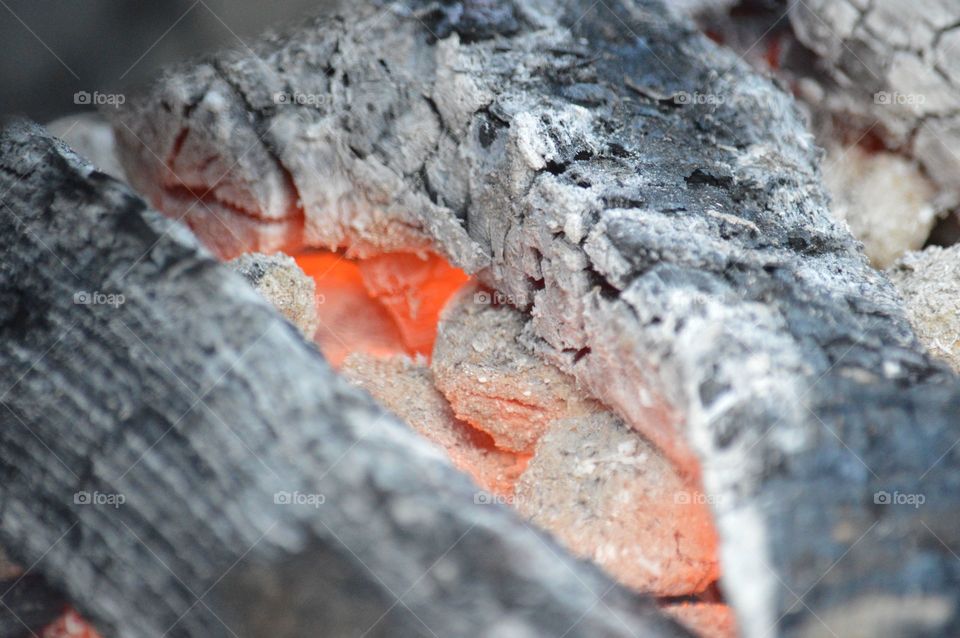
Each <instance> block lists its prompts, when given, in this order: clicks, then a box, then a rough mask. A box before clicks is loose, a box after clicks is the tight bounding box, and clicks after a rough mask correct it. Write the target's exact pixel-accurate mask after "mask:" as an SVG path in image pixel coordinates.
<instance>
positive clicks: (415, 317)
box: [294, 251, 469, 367]
mask: <svg viewBox="0 0 960 638" xmlns="http://www.w3.org/2000/svg"><path fill="white" fill-rule="evenodd" d="M294 258H295V259H296V261H297V264H299V266H300V267H301V268H302V269H303V271H304V272H305V273H306V274H307V275H309V276H310V277H312V278H313V280H314V281H315V282H316V285H317V314H318V317H319V328H318V329H317V333H316V335H315V341H316V342H317V344H318V345H319V346H320V349H321V351H322V352H323V354H324V355H325V356H326V357H327V360H328V361H330V363H331V365H333V366H334V367H339V366H340V365H341V364H342V363H343V360H344V359H345V358H346V357H347V356H348V355H350V354H352V353H354V352H361V353H364V354H370V355H375V356H381V357H383V356H388V355H393V354H408V355H417V354H420V355H424V356H427V357H429V356H430V353H431V351H432V350H433V341H434V339H435V338H436V335H437V323H438V322H439V319H440V311H441V310H442V309H443V307H444V305H446V303H447V301H448V300H449V299H450V297H451V296H452V295H453V294H454V293H455V292H456V291H457V290H458V289H459V288H460V286H462V285H463V284H464V283H466V282H467V281H468V280H469V277H468V276H467V274H466V273H465V272H463V271H462V270H460V269H459V268H454V267H453V266H451V265H450V264H448V263H447V262H446V260H444V259H443V258H442V257H438V256H436V255H433V254H426V255H416V254H413V253H388V254H383V255H379V256H376V257H372V258H369V259H363V260H352V259H347V258H346V257H344V256H343V255H341V254H338V253H332V252H328V251H310V252H304V253H301V254H299V255H297V256H295V257H294Z"/></svg>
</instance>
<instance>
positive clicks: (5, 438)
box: [0, 121, 685, 637]
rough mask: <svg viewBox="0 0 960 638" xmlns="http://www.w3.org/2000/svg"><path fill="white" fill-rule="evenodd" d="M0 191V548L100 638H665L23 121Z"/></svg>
mask: <svg viewBox="0 0 960 638" xmlns="http://www.w3.org/2000/svg"><path fill="white" fill-rule="evenodd" d="M0 192H2V193H3V203H4V206H3V214H2V215H0V225H2V228H0V261H2V263H3V264H4V267H3V271H2V273H0V300H2V303H0V308H2V310H0V312H2V319H0V330H2V338H0V379H2V387H3V388H4V389H5V393H4V394H3V395H2V404H3V407H2V414H3V417H2V424H3V427H2V428H0V469H2V474H3V481H2V484H0V507H2V512H3V517H2V524H0V542H2V543H3V545H4V546H5V547H6V548H7V549H8V550H10V552H11V556H12V557H13V558H14V559H16V560H18V561H20V563H21V564H25V565H34V564H35V566H34V568H33V569H34V570H36V571H37V572H38V573H43V574H44V575H45V576H46V577H47V578H48V579H49V581H50V582H51V583H52V584H53V585H56V586H57V587H62V589H63V591H64V592H65V594H66V595H67V596H68V597H69V598H70V599H71V600H72V601H74V602H75V603H76V605H77V606H78V607H79V608H80V609H81V610H82V611H83V612H84V613H85V614H86V615H88V616H89V617H91V619H92V620H94V621H95V622H96V623H97V626H98V629H99V630H101V631H102V632H103V633H104V635H106V636H114V635H122V636H160V635H168V636H214V637H216V636H226V635H236V636H253V637H261V636H262V637H265V636H270V637H277V636H280V637H294V636H296V637H299V636H308V635H317V633H318V632H320V633H323V634H325V635H346V634H347V633H349V632H354V631H357V630H358V629H359V630H360V631H363V630H364V629H367V628H369V631H368V633H367V635H384V636H386V635H391V636H393V635H404V636H405V635H421V634H426V635H430V634H431V633H433V632H436V633H437V634H440V635H470V636H474V635H476V636H481V635H489V636H503V635H518V636H520V635H523V636H527V635H547V634H549V635H554V634H556V635H560V634H563V633H564V632H569V633H568V634H567V635H580V636H628V635H631V634H640V635H645V636H646V635H650V636H681V635H685V634H684V632H683V631H682V630H680V629H679V628H678V627H677V626H676V625H675V624H674V623H673V622H672V621H668V620H664V619H663V617H661V616H660V615H659V613H658V612H657V611H656V610H655V609H654V608H652V607H651V605H650V604H649V603H647V602H645V601H644V600H643V599H641V598H639V597H637V596H635V595H633V594H631V593H629V592H626V591H625V590H623V589H621V588H620V587H618V586H616V585H614V584H613V583H612V582H611V581H609V580H608V579H607V578H606V577H605V576H603V575H602V574H601V573H600V571H599V570H598V569H596V568H595V567H592V566H590V565H587V564H583V563H579V562H577V561H574V560H573V559H571V558H569V557H567V556H566V555H565V554H564V553H563V551H562V550H561V549H560V548H559V546H556V545H554V544H553V541H551V540H549V539H546V538H545V537H543V536H541V535H540V534H538V533H537V532H534V531H533V530H532V529H531V528H529V527H528V526H527V525H525V524H523V523H522V522H521V521H519V520H518V519H517V518H516V517H515V516H514V515H512V514H511V513H510V512H509V511H507V510H506V509H505V508H502V507H496V506H489V505H477V504H475V502H474V497H475V493H476V489H477V488H476V487H475V486H474V485H473V484H472V483H471V482H470V481H469V480H468V479H467V478H466V477H465V476H464V475H462V474H460V473H459V472H456V471H455V470H454V469H453V468H452V467H451V466H450V465H449V464H448V463H447V462H446V460H445V459H444V458H443V457H442V455H441V454H439V453H438V452H437V451H435V450H434V449H433V448H432V447H431V446H429V445H427V444H426V443H425V442H424V441H422V439H420V438H419V437H418V436H417V435H415V434H414V433H412V432H411V431H410V430H409V429H407V428H406V427H404V426H403V425H402V424H400V423H399V422H398V421H396V420H395V418H394V417H391V416H390V415H388V414H386V413H385V412H383V411H382V410H381V409H379V408H377V407H376V406H375V405H374V404H373V402H372V401H371V400H370V398H369V397H368V396H366V395H364V394H363V393H362V392H360V391H359V390H357V389H355V388H353V387H351V386H350V385H349V384H347V383H346V382H345V381H343V380H342V379H340V378H339V377H337V376H336V375H335V374H334V373H333V372H332V371H331V370H330V368H329V367H328V366H327V365H326V363H325V362H324V361H323V359H322V357H321V356H320V355H319V353H318V352H317V351H316V350H315V348H314V347H313V346H312V345H310V344H308V343H306V342H305V341H303V339H302V338H301V336H300V334H299V332H298V331H297V330H296V329H295V328H294V327H293V326H291V325H290V324H289V323H287V322H286V321H285V320H284V319H283V318H281V316H280V315H279V314H277V313H276V311H275V310H273V309H272V308H270V307H269V306H268V305H267V303H266V301H264V300H263V299H262V298H261V297H260V296H259V295H257V293H256V292H255V291H254V290H253V289H252V288H250V286H249V285H248V284H247V283H246V282H245V281H244V280H243V279H242V278H241V277H240V276H239V275H237V274H236V273H232V272H231V271H230V270H229V269H228V268H227V267H225V266H221V265H218V264H217V263H216V262H214V261H213V260H212V259H211V258H210V256H209V254H208V253H206V252H205V251H203V250H201V249H199V248H198V246H197V245H196V243H195V240H194V239H193V238H192V237H191V236H190V234H189V233H188V232H187V231H186V229H185V228H183V227H182V226H180V225H177V224H174V223H171V222H170V221H168V220H165V219H163V218H162V217H161V216H160V215H158V214H157V213H155V212H153V211H151V210H150V209H148V208H147V207H146V205H145V204H144V202H143V201H142V200H141V199H139V198H138V197H136V196H135V195H134V194H132V193H131V192H130V191H129V189H128V188H127V187H125V186H124V185H122V184H120V183H119V182H116V181H114V180H113V179H111V178H109V177H107V176H105V175H103V174H102V173H99V172H97V171H95V170H94V169H93V167H92V166H91V165H89V164H85V163H84V162H82V161H81V160H80V159H79V158H78V157H77V156H76V155H75V154H73V153H72V152H70V151H69V150H67V149H66V148H65V147H64V146H62V145H60V144H59V143H56V142H54V141H53V140H51V139H50V138H48V137H46V136H45V135H44V134H43V133H42V131H41V130H40V129H38V128H36V127H33V126H31V125H29V124H27V123H25V122H23V121H14V122H8V123H5V125H4V126H3V128H2V132H0ZM228 627H229V629H228Z"/></svg>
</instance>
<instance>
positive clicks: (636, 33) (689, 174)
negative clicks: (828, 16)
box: [115, 0, 960, 637]
mask: <svg viewBox="0 0 960 638" xmlns="http://www.w3.org/2000/svg"><path fill="white" fill-rule="evenodd" d="M666 15H667V12H666V11H665V9H664V7H663V6H662V5H661V4H660V3H659V2H656V1H654V0H610V1H609V2H607V1H604V2H599V3H595V2H592V0H573V1H572V2H559V1H554V0H529V1H521V0H517V1H515V2H508V1H504V2H479V1H474V2H467V1H464V2H449V3H446V2H444V3H432V2H406V3H389V4H379V3H343V6H342V8H341V9H340V10H339V11H338V12H336V13H333V14H330V15H325V16H322V17H321V18H318V19H316V20H314V21H308V22H307V23H305V24H303V25H301V26H299V27H295V28H292V29H290V30H288V31H279V32H275V33H271V34H268V35H266V36H265V37H264V38H263V39H261V40H260V41H258V42H255V43H251V44H250V47H249V48H241V49H239V50H237V51H234V52H229V53H225V54H223V55H219V56H217V57H215V58H213V59H210V60H205V61H201V62H198V63H193V64H190V65H186V66H184V67H182V68H179V69H175V70H173V71H171V72H170V73H169V74H168V75H167V76H166V77H165V78H164V79H163V80H161V81H160V82H159V83H158V84H157V85H156V87H155V89H154V90H153V91H151V92H150V93H149V94H148V95H146V96H145V97H144V98H143V99H142V100H140V101H136V100H131V101H130V102H128V104H127V105H126V108H125V109H123V110H122V112H121V113H120V114H119V117H118V118H117V120H116V124H115V130H116V131H117V134H118V138H119V143H120V153H121V156H122V158H123V160H124V162H125V168H126V170H127V173H128V175H129V177H130V179H131V183H133V184H134V186H135V187H136V188H138V189H140V190H141V191H142V192H144V193H145V194H146V195H147V196H148V197H149V198H150V199H151V200H152V201H153V202H155V204H156V205H157V206H158V207H160V208H161V209H162V210H164V211H165V212H166V213H168V214H169V215H173V216H177V217H180V216H184V215H186V216H187V218H188V219H190V220H191V223H192V224H193V225H194V226H196V227H197V228H199V229H200V234H201V235H203V236H205V239H206V240H207V241H209V242H210V243H211V244H212V245H214V246H215V248H216V249H217V250H218V251H221V252H223V253H225V254H230V253H234V252H237V251H240V250H248V249H251V248H260V249H264V248H266V249H269V248H276V247H279V246H283V245H295V246H301V245H310V246H327V247H339V248H347V249H348V250H350V251H352V253H353V254H359V255H362V254H365V253H373V252H377V251H382V250H397V249H404V248H406V249H411V248H422V247H424V246H428V247H432V248H433V249H435V250H437V251H439V252H441V253H443V254H445V255H446V256H448V257H449V258H450V259H451V260H452V261H453V262H455V263H456V264H457V265H459V266H461V267H463V268H465V269H467V270H468V271H470V272H477V273H479V275H480V276H481V277H482V278H483V279H484V280H485V281H486V282H487V283H488V284H490V285H491V286H493V287H494V288H495V289H497V290H498V291H499V292H500V293H501V294H503V295H505V296H506V297H505V298H506V299H507V300H508V301H510V302H512V303H514V305H516V306H517V307H519V308H521V309H523V310H525V311H527V312H528V313H529V317H530V321H529V326H528V332H529V342H530V345H531V347H533V348H535V349H537V350H538V351H540V352H541V353H543V354H544V356H547V357H548V358H550V359H552V360H554V361H556V362H558V363H559V364H560V365H561V366H562V367H563V368H564V369H566V370H568V371H570V372H571V373H573V374H574V375H575V376H576V377H577V378H578V379H579V380H580V381H581V383H583V384H584V386H585V387H586V388H588V389H589V390H590V391H591V392H593V393H594V394H595V395H597V396H599V397H600V398H602V399H604V400H605V401H607V402H608V403H609V404H610V405H611V406H612V407H614V408H615V409H617V411H618V412H620V413H621V414H622V415H623V416H624V417H625V418H626V419H627V420H628V421H629V422H630V423H631V424H632V425H634V426H635V427H637V428H639V429H641V430H642V431H643V432H644V433H646V434H647V436H649V437H650V438H651V439H652V440H653V441H654V442H655V443H657V444H658V445H660V446H661V447H663V448H664V449H665V450H666V451H667V452H668V453H669V454H670V455H671V457H672V458H674V459H675V460H677V461H678V462H680V463H681V464H683V465H685V466H686V467H688V468H690V469H691V471H695V470H694V469H693V468H694V467H695V466H696V464H697V463H696V462H699V467H700V468H701V470H702V475H703V480H704V483H705V486H706V489H707V492H708V493H709V498H710V499H711V502H712V504H713V507H714V512H715V514H716V517H717V521H718V525H719V529H720V534H721V537H722V543H723V556H722V558H723V574H724V575H723V587H724V590H725V592H726V594H727V596H728V598H729V601H730V602H731V603H732V604H733V605H734V606H735V608H736V611H737V614H738V617H739V620H740V623H741V627H742V629H743V631H744V632H745V634H746V635H748V636H757V637H759V636H766V635H770V634H771V633H773V634H780V635H790V636H793V635H797V636H807V635H821V634H824V633H827V634H828V635H829V632H831V631H832V632H834V633H837V634H839V635H864V636H892V635H925V636H926V635H937V636H940V635H943V636H950V635H957V634H958V632H960V615H958V610H960V561H958V560H957V559H956V556H955V555H954V553H953V552H954V551H956V548H958V547H960V532H958V528H957V526H956V525H955V523H954V521H955V520H957V518H958V517H960V498H958V497H957V494H958V491H957V490H958V488H960V485H958V483H960V471H958V470H960V458H958V452H960V447H958V446H957V445H956V443H957V441H958V439H960V418H958V416H957V415H958V410H960V388H958V384H957V379H956V377H955V376H953V375H952V374H950V373H949V372H948V371H947V370H946V369H945V368H944V367H943V366H941V365H939V364H936V363H934V362H933V361H931V359H930V358H929V357H928V356H927V355H926V354H925V353H924V352H923V350H922V348H921V347H920V345H919V344H918V343H917V341H916V339H915V337H914V336H913V334H912V333H911V331H910V329H909V327H908V324H907V322H906V320H905V319H904V316H903V313H902V309H901V307H900V302H899V299H898V298H897V295H896V293H895V292H894V291H893V289H892V288H891V286H890V285H889V283H888V282H887V281H886V280H885V278H884V277H883V276H882V275H880V274H878V273H877V272H876V271H874V270H872V269H871V268H870V267H869V266H868V264H867V262H866V260H865V258H864V257H863V255H862V251H861V248H860V246H859V244H858V243H857V242H856V241H855V240H854V239H853V238H852V237H851V236H850V235H849V233H848V232H847V230H846V228H845V227H844V226H843V225H842V224H838V223H837V222H836V221H835V220H834V219H833V218H832V217H831V216H830V214H829V210H828V201H827V198H826V196H825V194H824V191H823V188H822V185H821V178H820V174H819V168H818V162H819V151H818V149H817V148H816V147H815V145H814V144H813V141H812V139H811V137H810V135H809V134H808V132H807V130H806V128H805V126H804V124H803V121H802V119H801V117H800V115H799V113H798V112H797V110H796V108H795V106H794V103H793V101H792V99H791V98H790V97H789V96H788V95H786V94H785V93H784V92H782V91H781V90H780V89H779V88H777V87H776V86H775V85H774V84H773V83H772V82H771V81H769V80H767V79H765V78H763V77H761V76H759V75H757V74H756V73H754V72H753V71H751V70H750V69H749V68H748V66H747V65H746V64H745V63H743V62H742V61H741V60H739V59H738V58H737V57H736V56H735V55H733V53H731V52H730V51H726V50H724V49H722V48H719V47H717V46H716V45H714V44H713V43H711V42H709V41H708V40H707V39H706V38H705V37H703V36H701V35H700V34H699V33H698V32H696V30H695V29H693V28H692V26H690V25H689V24H687V23H682V22H677V21H676V20H675V19H673V18H667V17H665V16H666ZM298 94H299V95H301V96H304V97H302V98H296V97H295V96H296V95H298ZM278 95H281V96H288V97H287V98H286V99H283V98H281V99H278V98H277V96H278ZM291 96H293V97H291ZM310 96H314V97H312V98H311V97H310ZM199 194H202V197H201V198H200V200H199V201H198V200H197V197H196V195H199ZM227 228H229V229H230V230H229V231H227V230H226V229H227ZM884 494H890V495H894V494H900V495H923V497H924V498H925V503H924V504H923V505H922V506H921V507H912V506H910V505H889V504H884V503H882V502H875V501H883V499H884ZM914 500H917V499H916V498H915V499H914ZM951 548H953V549H951ZM832 628H835V629H832ZM846 630H849V632H850V633H846V634H845V633H844V631H846Z"/></svg>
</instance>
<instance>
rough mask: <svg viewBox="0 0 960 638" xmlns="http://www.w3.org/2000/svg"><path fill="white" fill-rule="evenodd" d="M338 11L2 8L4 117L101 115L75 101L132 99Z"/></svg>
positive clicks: (205, 5) (127, 0)
mask: <svg viewBox="0 0 960 638" xmlns="http://www.w3.org/2000/svg"><path fill="white" fill-rule="evenodd" d="M358 1H359V0H358ZM329 4H330V0H159V1H151V0H0V51H2V53H0V113H17V114H22V115H27V116H29V117H32V118H33V119H35V120H37V121H39V122H46V121H49V120H51V119H54V118H56V117H59V116H62V115H66V114H70V113H76V112H78V111H84V110H93V108H94V106H93V105H92V104H82V103H81V104H78V103H76V102H75V99H74V96H75V94H76V93H78V92H82V91H85V92H87V93H89V94H91V95H92V94H93V93H94V92H99V93H100V94H102V95H107V94H116V93H132V92H134V91H136V89H137V88H138V87H140V86H142V85H144V84H145V83H147V82H149V81H150V80H151V79H153V78H154V77H156V75H157V73H158V71H159V68H160V67H162V66H164V65H168V64H170V63H173V62H177V61H180V60H183V59H187V58H190V57H193V56H196V55H199V54H202V53H205V52H208V51H212V50H216V49H220V48H224V47H230V48H233V47H243V46H244V44H243V43H244V42H245V41H246V42H249V41H250V40H251V39H252V38H253V37H254V36H256V35H257V34H258V33H260V32H261V31H263V30H264V29H265V28H267V27H268V26H271V25H273V24H277V23H282V22H288V21H291V20H294V19H296V18H297V17H298V16H301V15H304V14H307V13H312V12H321V11H322V10H323V8H324V6H326V5H329ZM82 101H83V98H81V99H80V102H82ZM91 101H92V100H91Z"/></svg>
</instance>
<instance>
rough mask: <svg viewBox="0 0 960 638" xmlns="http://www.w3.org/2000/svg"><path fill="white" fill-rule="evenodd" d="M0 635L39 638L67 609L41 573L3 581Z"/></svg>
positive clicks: (0, 590) (62, 598) (6, 637)
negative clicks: (40, 633) (39, 634)
mask: <svg viewBox="0 0 960 638" xmlns="http://www.w3.org/2000/svg"><path fill="white" fill-rule="evenodd" d="M0 603H2V604H0V636H4V638H24V637H26V636H36V634H37V633H38V632H40V631H41V630H42V629H43V628H44V627H45V626H47V625H49V624H50V623H52V622H53V621H55V620H56V619H57V617H59V616H60V614H62V613H63V612H64V610H65V609H66V605H67V602H66V599H65V598H64V597H63V596H61V595H60V594H59V593H57V592H56V591H55V590H54V589H53V588H51V587H50V585H49V584H48V583H47V582H46V580H45V579H44V578H43V576H41V575H40V574H33V573H31V574H25V575H23V577H22V578H21V577H17V578H11V579H10V580H0Z"/></svg>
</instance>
